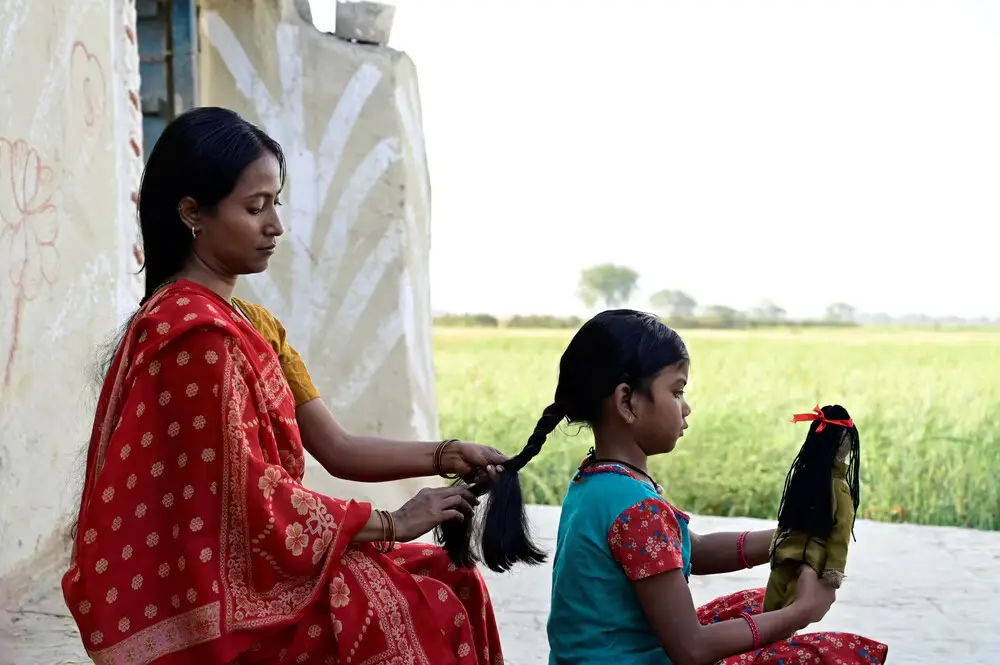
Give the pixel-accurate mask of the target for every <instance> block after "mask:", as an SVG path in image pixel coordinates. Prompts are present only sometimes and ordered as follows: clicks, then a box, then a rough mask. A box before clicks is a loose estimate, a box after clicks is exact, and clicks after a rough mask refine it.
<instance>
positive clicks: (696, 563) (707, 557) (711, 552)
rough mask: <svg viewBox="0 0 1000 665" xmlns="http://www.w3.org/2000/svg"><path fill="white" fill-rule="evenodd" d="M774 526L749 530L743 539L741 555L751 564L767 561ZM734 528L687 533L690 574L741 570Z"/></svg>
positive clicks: (737, 535) (756, 564)
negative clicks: (688, 536)
mask: <svg viewBox="0 0 1000 665" xmlns="http://www.w3.org/2000/svg"><path fill="white" fill-rule="evenodd" d="M773 537H774V529H768V530H767V531H750V532H748V533H747V536H746V539H745V540H744V541H743V555H744V556H745V557H746V560H747V561H746V562H747V563H749V564H750V566H751V567H753V566H760V565H762V564H765V563H767V560H768V557H769V556H770V551H769V550H770V549H771V539H772V538H773ZM739 539H740V533H738V532H720V533H708V534H705V535H702V536H699V535H698V534H695V533H692V534H691V573H692V574H694V575H716V574H718V573H731V572H733V571H736V570H743V569H744V568H745V567H746V566H744V564H743V562H742V561H741V560H740V556H739Z"/></svg>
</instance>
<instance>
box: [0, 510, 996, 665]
mask: <svg viewBox="0 0 1000 665" xmlns="http://www.w3.org/2000/svg"><path fill="white" fill-rule="evenodd" d="M529 513H530V517H531V520H532V523H533V525H534V527H535V530H536V532H537V533H538V534H539V536H540V537H539V540H540V541H541V543H542V544H543V546H544V547H546V548H547V549H548V550H549V551H550V552H551V551H553V549H554V547H555V535H556V528H557V525H558V522H559V509H558V508H557V507H553V506H533V507H531V508H530V509H529ZM691 526H692V528H693V529H694V530H695V531H698V532H701V533H708V532H712V531H741V530H743V529H759V528H767V526H768V523H767V522H762V521H760V520H752V519H744V518H718V517H699V516H694V517H692V520H691ZM856 532H857V537H858V542H856V543H854V544H852V546H851V548H852V549H851V562H850V565H849V578H848V579H847V580H846V581H845V582H844V587H843V589H841V592H840V594H839V599H838V601H837V604H836V605H835V606H834V608H833V610H831V612H830V614H829V615H828V616H827V618H826V619H825V620H824V621H823V622H822V623H821V624H817V625H816V626H814V627H813V628H812V629H813V630H842V631H848V632H855V633H862V634H864V635H867V636H868V637H871V638H873V639H877V640H881V641H882V642H885V643H886V644H888V645H889V653H890V662H891V663H892V664H893V665H917V664H921V665H925V664H928V663H934V664H937V663H962V664H963V665H992V663H994V662H996V654H997V653H1000V620H998V619H997V618H996V612H995V609H994V605H995V602H996V599H998V598H1000V533H993V532H983V531H971V530H965V529H950V528H938V527H920V526H910V525H899V524H880V523H875V522H859V523H858V525H857V529H856ZM52 561H53V559H52V557H47V558H45V559H44V560H40V561H39V563H38V569H37V570H36V571H35V574H33V575H32V577H31V579H32V581H33V583H32V586H31V588H30V589H29V590H28V591H27V593H25V594H24V595H23V596H22V597H21V598H20V600H19V601H18V602H16V603H14V604H12V605H10V606H9V607H8V609H9V612H8V613H7V614H6V621H5V620H4V615H3V612H2V611H0V665H15V664H16V665H27V664H29V663H30V664H31V665H77V664H82V663H89V662H90V661H89V660H87V658H86V655H85V653H84V651H83V646H82V643H81V642H80V638H79V634H78V632H77V630H76V626H75V625H74V624H73V620H72V618H71V617H70V614H69V611H68V610H67V609H66V607H65V606H64V605H63V602H62V594H61V591H60V589H59V577H60V575H61V572H62V568H61V567H58V566H56V567H54V566H53V565H52ZM550 575H551V568H550V566H549V565H542V566H538V567H534V568H527V567H523V568H519V569H518V570H516V571H515V572H514V573H511V574H509V575H506V576H502V577H501V576H497V575H493V574H492V573H489V572H487V573H486V578H487V581H488V583H489V588H490V593H491V595H492V597H493V601H494V603H495V604H496V607H497V613H498V617H499V622H500V635H501V636H502V638H503V643H504V650H505V654H506V658H507V665H544V664H545V663H547V662H548V644H547V640H546V636H545V621H546V618H547V616H548V608H549V595H550V590H551V585H550ZM766 580H767V570H766V569H764V568H760V569H757V570H753V571H743V572H739V573H733V574H729V575H718V576H714V577H699V578H693V579H692V583H691V590H692V593H693V594H694V597H695V602H696V603H699V604H700V603H705V602H707V601H709V600H711V599H712V598H715V597H716V596H720V595H723V594H726V593H730V592H732V591H737V590H739V589H745V588H749V587H755V586H763V585H764V584H765V583H766ZM8 600H10V599H8Z"/></svg>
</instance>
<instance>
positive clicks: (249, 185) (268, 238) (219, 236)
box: [189, 153, 284, 277]
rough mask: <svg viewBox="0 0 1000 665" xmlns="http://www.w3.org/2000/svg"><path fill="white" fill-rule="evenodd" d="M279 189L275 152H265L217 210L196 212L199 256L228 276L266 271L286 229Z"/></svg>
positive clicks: (195, 242) (195, 243) (279, 174)
mask: <svg viewBox="0 0 1000 665" xmlns="http://www.w3.org/2000/svg"><path fill="white" fill-rule="evenodd" d="M280 190H281V172H280V169H279V166H278V160H277V159H275V157H274V155H271V154H270V153H268V154H267V155H265V156H263V157H261V158H260V159H258V160H257V161H255V162H253V163H251V164H250V165H249V166H247V168H246V169H245V170H244V171H243V173H242V175H241V176H240V179H239V181H238V182H237V183H236V187H235V188H233V191H232V192H230V193H229V196H227V197H226V198H224V199H222V200H221V201H220V202H219V204H218V206H216V208H215V210H212V211H206V210H199V211H198V212H197V213H196V214H195V218H196V223H195V224H194V225H193V228H194V229H195V232H196V233H195V240H194V251H195V254H196V255H197V256H198V258H199V259H201V261H202V262H204V263H205V264H206V266H208V267H209V268H210V269H211V270H212V271H213V272H216V273H218V274H220V275H222V276H227V277H228V276H234V277H235V276H237V275H247V274H252V273H259V272H263V271H264V270H266V269H267V265H268V262H269V261H270V259H271V255H272V254H274V250H275V247H276V246H277V242H278V237H279V236H280V235H281V234H282V233H284V229H283V228H282V226H281V220H280V219H279V218H278V210H277V206H279V205H281V202H280V201H279V199H278V194H279V193H280ZM190 224H191V223H190V222H189V225H190Z"/></svg>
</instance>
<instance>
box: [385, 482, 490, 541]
mask: <svg viewBox="0 0 1000 665" xmlns="http://www.w3.org/2000/svg"><path fill="white" fill-rule="evenodd" d="M477 503H479V501H478V500H477V499H476V497H474V496H473V495H472V492H470V491H469V490H468V489H467V488H465V487H433V488H432V487H425V488H424V489H422V490H420V491H419V492H418V493H417V495H416V496H415V497H413V498H412V499H410V500H409V501H407V502H406V503H404V504H403V505H402V507H401V508H400V509H399V510H397V511H396V512H394V513H393V514H392V519H393V522H395V525H396V540H397V541H399V542H401V543H406V542H409V541H411V540H415V539H416V538H419V537H420V536H422V535H424V534H425V533H427V532H428V531H430V530H431V529H433V528H434V527H436V526H437V525H438V524H441V522H447V521H449V520H458V521H459V522H464V521H465V520H466V519H468V518H471V517H472V507H473V506H475V505H476V504H477Z"/></svg>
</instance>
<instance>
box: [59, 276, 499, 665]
mask: <svg viewBox="0 0 1000 665" xmlns="http://www.w3.org/2000/svg"><path fill="white" fill-rule="evenodd" d="M304 462H305V458H304V454H303V449H302V444H301V440H300V437H299V430H298V426H297V425H296V422H295V404H294V400H293V398H292V395H291V393H290V391H289V388H288V384H287V382H286V381H285V378H284V376H283V375H282V373H281V368H280V366H279V361H278V358H277V356H276V355H275V353H274V351H273V350H272V348H271V347H270V345H269V344H268V343H267V342H266V341H265V340H264V339H263V338H262V337H261V336H260V335H259V334H258V333H257V331H256V330H254V328H253V327H252V326H251V325H250V324H249V323H248V322H247V321H246V320H245V319H244V318H243V317H242V316H240V315H238V314H237V313H236V312H235V311H234V310H233V308H232V307H231V306H230V305H229V303H227V302H226V301H225V300H223V299H222V298H220V297H218V296H217V295H216V294H214V293H213V292H211V291H209V290H207V289H205V288H202V287H200V286H198V285H196V284H193V283H192V282H188V281H183V280H182V281H180V282H177V283H175V284H172V285H170V286H168V287H165V288H164V289H162V290H161V291H160V292H158V293H157V294H156V295H155V296H154V297H153V298H152V299H151V300H150V301H149V302H148V303H147V304H146V305H144V306H143V307H142V308H141V309H140V311H139V313H138V314H137V315H136V317H135V319H134V320H133V322H132V324H131V325H130V326H129V329H128V331H127V332H126V334H125V337H124V340H123V341H122V344H121V347H120V348H119V350H118V353H117V355H116V357H115V359H114V362H113V364H112V366H111V370H110V372H109V373H108V376H107V379H106V380H105V383H104V387H103V389H102V392H101V397H100V401H99V403H98V408H97V416H96V418H95V421H94V428H93V433H92V435H91V440H90V447H89V450H88V455H87V477H86V484H85V486H84V493H83V498H82V502H81V506H80V513H79V528H78V533H77V538H76V542H75V543H74V551H73V557H72V561H71V564H70V568H69V570H68V571H67V573H66V574H65V576H64V577H63V582H62V586H63V594H64V597H65V599H66V603H67V605H68V607H69V609H70V611H71V612H72V613H73V617H74V619H75V620H76V622H77V625H78V626H79V628H80V633H81V636H82V639H83V642H84V645H85V646H86V648H87V651H88V654H89V655H90V657H91V658H92V659H93V660H94V661H95V662H96V663H97V664H98V665H105V664H107V665H110V664H119V663H121V664H125V663H128V664H129V665H142V664H145V663H157V664H158V665H171V664H174V663H176V664H180V663H185V664H186V663H199V664H205V665H212V664H218V665H222V664H224V663H225V664H228V663H241V664H244V663H245V664H250V663H329V664H332V663H352V664H358V665H362V664H370V665H374V664H375V663H393V664H398V665H402V664H404V663H405V664H414V665H416V664H424V665H443V664H447V663H463V664H464V663H470V664H477V665H485V664H493V663H502V662H503V657H502V655H501V650H500V639H499V635H498V633H497V628H496V621H495V618H494V615H493V608H492V605H491V604H490V600H489V596H488V594H487V591H486V586H485V584H484V582H483V579H482V577H481V575H480V574H479V573H478V571H475V570H465V569H461V568H459V569H456V567H455V566H454V565H452V564H451V563H450V561H449V560H448V557H447V555H446V554H445V553H444V552H443V550H441V549H440V548H438V547H433V546H428V545H422V544H407V545H401V546H397V548H396V549H395V550H394V551H393V552H391V553H390V554H387V555H384V554H380V553H378V552H376V551H375V548H374V546H373V545H372V544H353V543H352V542H351V539H352V538H353V537H354V535H355V534H357V533H358V531H360V530H361V528H362V527H363V526H364V525H365V524H366V522H367V521H368V519H369V517H370V515H371V510H372V507H371V505H369V504H367V503H358V502H356V501H342V500H339V499H333V498H330V497H327V496H324V495H322V494H319V493H317V492H313V491H310V490H308V489H306V488H305V487H303V486H302V476H303V471H304V469H305V463H304Z"/></svg>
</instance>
